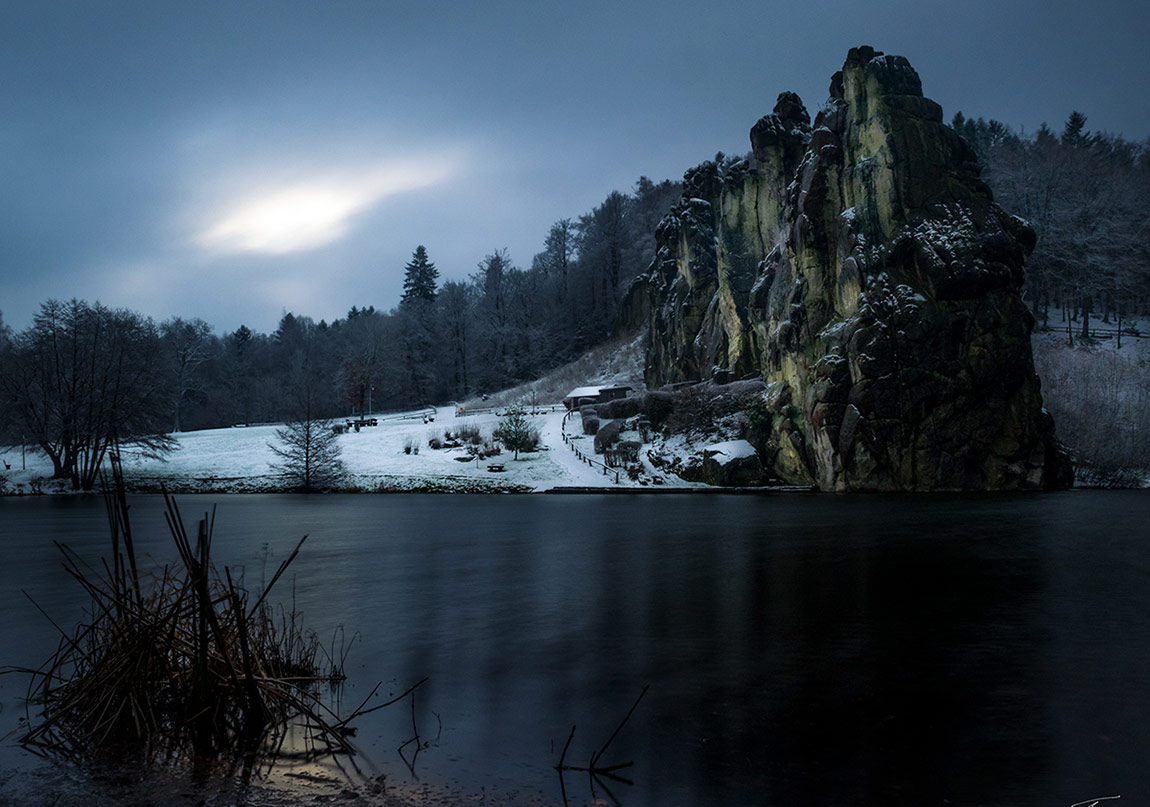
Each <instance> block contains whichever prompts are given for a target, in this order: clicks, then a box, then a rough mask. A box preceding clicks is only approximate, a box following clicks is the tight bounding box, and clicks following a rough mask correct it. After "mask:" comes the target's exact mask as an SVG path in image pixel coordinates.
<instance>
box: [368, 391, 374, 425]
mask: <svg viewBox="0 0 1150 807" xmlns="http://www.w3.org/2000/svg"><path fill="white" fill-rule="evenodd" d="M374 390H375V384H369V385H368V387H367V414H368V416H369V417H370V416H371V393H372V392H373V391H374Z"/></svg>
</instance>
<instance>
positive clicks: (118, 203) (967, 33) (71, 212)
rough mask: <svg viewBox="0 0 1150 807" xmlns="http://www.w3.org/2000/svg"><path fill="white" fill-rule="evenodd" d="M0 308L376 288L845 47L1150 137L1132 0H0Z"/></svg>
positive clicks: (682, 138)
mask: <svg viewBox="0 0 1150 807" xmlns="http://www.w3.org/2000/svg"><path fill="white" fill-rule="evenodd" d="M2 9H3V14H2V20H3V22H2V24H0V180H2V182H0V191H2V192H0V310H2V311H3V313H4V319H5V321H6V322H8V323H9V324H11V325H13V326H15V327H17V328H20V327H24V326H26V325H27V324H28V322H29V321H30V319H31V317H32V315H33V313H34V312H35V310H36V308H37V306H38V305H39V304H40V303H41V302H42V301H44V300H45V299H48V298H49V297H61V298H68V297H73V296H75V297H84V298H87V299H90V300H94V299H99V300H101V301H102V302H104V303H106V304H109V305H117V306H127V307H131V308H135V309H137V310H139V311H141V312H143V313H145V314H148V315H150V316H153V317H155V318H156V319H164V318H166V317H168V316H171V315H173V314H179V315H182V316H185V317H192V316H198V317H202V318H204V319H206V320H208V321H209V322H210V323H212V325H213V326H215V327H216V329H217V330H218V331H221V332H222V331H224V330H232V329H234V328H236V327H237V326H238V325H240V324H241V323H246V324H248V325H249V326H250V327H253V328H256V329H258V330H264V331H266V330H270V329H272V328H274V327H275V323H276V322H277V321H278V319H279V317H280V315H281V314H282V312H283V311H285V310H291V311H294V312H296V313H297V314H309V315H311V316H313V317H315V318H316V319H317V320H318V319H320V318H326V319H329V320H330V319H333V318H335V317H338V316H341V315H343V314H344V313H345V312H346V311H347V309H348V308H349V307H351V306H352V305H360V306H362V305H375V306H377V307H380V308H389V307H391V306H393V305H394V304H395V303H396V302H397V300H398V296H399V293H400V290H401V280H402V273H403V265H404V263H406V262H407V260H409V259H410V256H411V252H412V251H413V250H414V249H415V247H416V245H417V244H420V243H422V244H425V245H426V246H427V248H428V251H429V253H430V256H431V258H432V260H433V261H435V262H436V263H437V265H438V267H439V270H440V274H441V277H442V278H443V279H456V278H463V277H465V276H466V275H467V274H469V273H470V272H472V271H474V269H475V266H476V264H477V263H478V262H479V261H480V260H481V259H482V258H483V256H484V255H485V254H486V253H489V252H491V251H492V250H494V249H496V248H499V247H506V248H508V249H509V250H510V252H511V257H512V259H513V260H514V261H515V262H517V263H518V264H520V265H523V266H526V265H529V264H530V261H531V257H532V255H533V253H535V252H536V251H538V250H539V249H540V248H541V246H542V243H543V239H544V237H545V236H546V234H547V229H548V227H549V226H550V224H551V223H552V222H554V221H555V220H557V219H559V218H563V217H567V216H577V215H579V214H580V213H583V212H586V211H588V210H589V209H590V208H591V207H593V206H594V205H595V204H597V203H598V202H599V201H601V200H602V199H603V197H605V196H606V195H607V193H608V192H610V191H611V190H613V189H621V190H627V189H630V188H631V187H632V186H633V184H634V182H635V180H637V179H638V178H639V176H640V175H647V176H650V177H651V178H653V179H663V178H668V177H672V178H678V177H679V176H681V175H682V172H683V171H684V169H686V168H688V167H690V166H691V165H694V164H696V163H698V162H700V161H701V160H704V159H707V158H709V157H711V156H713V155H714V153H715V152H716V151H720V150H721V151H725V152H729V153H742V152H744V151H746V150H747V148H748V142H747V132H748V131H749V130H750V127H751V126H752V125H753V124H754V122H755V121H756V120H757V119H758V118H759V117H760V116H762V115H763V114H765V113H767V112H769V111H770V110H771V108H772V107H773V105H774V99H775V96H776V95H777V94H778V93H779V92H781V91H783V90H788V89H790V90H794V91H796V92H798V93H799V94H800V95H801V96H802V97H803V100H804V101H805V102H806V104H807V106H808V108H810V109H811V110H812V112H813V111H814V110H815V109H817V108H818V106H819V105H820V104H821V103H822V102H823V101H824V100H825V99H826V92H827V86H828V83H829V79H830V76H831V74H832V73H833V72H834V71H835V70H837V69H838V68H839V67H840V66H841V64H842V61H843V59H844V57H845V55H846V52H847V49H848V48H850V47H852V46H855V45H860V44H870V45H873V46H874V47H876V48H878V49H880V50H883V51H886V52H888V53H898V54H901V55H903V56H906V57H907V58H908V59H910V61H911V63H912V64H913V65H914V66H915V68H916V69H917V70H918V72H919V74H920V75H921V76H922V80H923V87H924V90H925V92H926V94H927V95H928V96H930V97H932V98H934V99H935V100H936V101H938V102H939V103H941V104H942V105H943V107H944V110H945V114H946V116H947V118H948V119H949V117H950V116H951V115H952V114H953V113H954V112H955V111H957V110H959V109H961V110H962V111H963V112H965V113H966V114H968V115H974V116H978V115H983V116H986V117H995V118H998V119H1000V120H1002V121H1004V122H1006V123H1009V124H1012V125H1014V126H1024V127H1026V129H1027V130H1033V129H1034V128H1036V127H1037V126H1038V125H1039V124H1040V123H1042V122H1043V121H1048V122H1050V123H1051V125H1053V126H1056V127H1059V126H1061V122H1062V121H1063V120H1064V119H1065V117H1066V115H1067V114H1068V113H1069V112H1070V110H1071V109H1080V110H1082V111H1083V112H1085V113H1086V114H1087V115H1088V116H1089V121H1088V127H1089V128H1091V129H1098V130H1106V131H1111V132H1115V133H1121V134H1124V135H1125V136H1127V137H1129V138H1131V139H1138V140H1141V139H1144V138H1146V137H1147V135H1150V59H1147V57H1146V53H1147V48H1148V45H1147V43H1148V42H1150V10H1148V9H1150V6H1148V5H1147V4H1146V3H1145V0H1123V1H1122V2H1119V1H1118V0H1096V2H1092V3H1081V2H1073V3H1071V2H1059V1H1056V2H1038V1H1037V0H1034V1H1033V2H1032V1H1030V0H1024V1H1020V2H1012V1H1011V0H996V1H995V2H987V1H984V0H966V1H964V2H946V3H933V2H922V1H921V0H919V1H918V2H911V0H886V1H885V2H870V3H868V2H858V1H857V0H856V1H855V2H846V1H845V0H808V1H807V2H801V3H798V2H786V3H781V2H773V1H772V0H764V1H763V2H724V1H723V0H718V2H707V3H703V2H698V1H697V0H696V2H690V3H681V2H641V3H624V2H618V0H616V2H578V3H572V2H566V3H562V4H559V3H547V2H539V0H536V2H488V3H484V2H470V3H462V2H459V3H445V2H423V3H416V2H410V3H408V2H383V1H382V0H308V1H307V2H293V1H292V0H276V1H275V2H237V0H227V1H226V2H212V1H211V0H197V2H191V1H190V0H188V1H187V2H155V0H150V2H127V1H123V2H117V1H116V0H100V2H91V1H90V0H85V1H84V2H75V3H65V2H50V1H49V0H34V1H29V0H7V2H5V3H4V4H3V6H2Z"/></svg>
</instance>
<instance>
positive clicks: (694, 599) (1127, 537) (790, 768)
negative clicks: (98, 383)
mask: <svg viewBox="0 0 1150 807" xmlns="http://www.w3.org/2000/svg"><path fill="white" fill-rule="evenodd" d="M187 499H191V500H192V501H193V502H194V503H195V506H193V505H192V504H185V505H184V510H185V513H189V512H191V511H192V510H193V509H197V508H198V509H202V506H203V502H202V500H199V499H194V498H193V497H186V500H187ZM213 501H221V500H220V499H219V497H215V498H214V499H213ZM13 504H14V506H8V503H3V504H0V507H2V509H0V520H2V521H0V523H3V524H4V533H5V538H6V541H7V543H8V546H9V555H10V558H11V560H10V562H9V563H8V564H7V565H5V566H4V568H3V569H0V604H3V606H4V608H5V611H4V612H5V613H6V614H11V615H13V617H14V618H12V619H9V621H8V623H7V624H6V625H5V626H4V627H3V628H2V631H0V632H2V634H3V635H2V636H0V639H2V640H3V642H2V644H0V646H4V647H7V648H13V647H23V648H25V649H28V650H31V649H34V648H35V647H36V646H37V644H36V643H37V641H38V639H37V637H38V636H39V635H41V633H42V632H43V624H42V623H41V622H39V621H35V620H33V618H32V616H31V614H30V613H29V611H28V608H27V607H25V606H26V603H25V605H23V606H22V605H18V604H17V601H16V598H17V597H19V595H18V594H16V595H13V593H12V592H13V590H14V589H16V590H18V589H19V587H20V586H21V585H23V586H26V587H30V588H31V589H33V590H34V591H35V592H36V593H37V594H38V596H44V597H46V598H47V599H49V600H50V604H51V605H52V606H53V608H55V609H56V611H57V612H59V611H60V610H61V609H62V610H63V611H67V610H68V609H69V608H72V609H75V608H77V607H78V601H77V600H76V599H75V598H74V597H72V596H71V595H70V594H68V593H66V592H64V589H63V588H61V587H66V585H67V582H66V581H64V580H63V579H61V577H60V575H59V574H58V573H57V571H56V569H55V568H53V564H52V563H51V562H49V561H47V560H46V558H50V557H51V554H52V551H53V550H50V549H46V548H45V545H46V543H47V542H46V540H45V537H44V536H45V534H52V535H55V534H56V533H58V532H60V531H63V532H65V533H67V534H68V535H69V536H70V537H69V538H68V540H70V541H72V542H73V543H83V542H84V541H89V542H90V543H93V544H94V543H95V542H96V541H98V540H102V535H101V534H100V528H101V524H100V522H99V508H98V505H95V504H93V505H91V506H83V505H65V506H57V505H56V504H54V503H45V502H34V503H27V502H14V503H13ZM137 504H138V507H137V512H138V513H139V516H140V517H141V518H142V519H144V520H145V521H147V519H149V518H151V516H150V515H149V511H150V510H154V509H156V508H157V505H156V504H155V502H154V500H152V499H150V498H148V497H141V499H139V500H138V502H137ZM1147 517H1150V503H1148V501H1147V499H1146V497H1144V496H1142V497H1139V496H1138V495H1137V494H1135V495H1134V496H1131V495H1127V494H1120V493H1115V494H1107V493H1097V494H1095V493H1089V494H1087V493H1069V494H1060V495H1055V496H1043V497H954V498H948V497H928V498H891V497H853V498H838V497H828V496H807V495H778V496H769V497H735V496H730V497H727V496H713V497H690V496H682V497H680V496H659V497H641V496H635V497H596V496H579V497H540V496H533V497H435V496H422V497H421V496H374V497H355V496H341V497H312V498H302V497H264V496H245V497H232V498H226V499H223V500H222V501H221V504H220V510H219V517H218V522H217V523H218V525H219V526H218V527H217V534H218V536H219V537H218V538H217V544H216V547H217V551H218V553H219V556H220V560H221V562H228V563H244V564H246V565H247V567H248V575H249V578H248V579H249V580H252V579H253V578H252V577H251V575H253V574H255V572H256V570H257V569H258V568H259V564H261V563H262V554H261V544H262V543H263V542H265V541H266V542H270V550H269V552H270V556H269V558H268V560H267V563H268V565H269V566H270V567H272V568H274V566H275V565H276V564H278V562H279V559H281V558H279V557H277V553H286V552H287V551H290V547H291V545H292V544H293V543H294V541H295V540H298V537H299V535H300V534H301V533H303V532H309V533H311V534H312V538H311V539H309V541H308V544H307V545H306V549H305V551H304V554H303V555H302V556H301V558H300V560H299V561H298V564H299V565H298V568H297V569H296V573H297V575H298V578H297V580H296V581H295V584H294V590H295V598H296V603H297V606H298V607H299V608H300V609H302V610H303V611H304V612H305V615H306V618H307V620H308V623H309V624H310V625H311V626H312V627H313V628H315V629H316V630H317V631H318V632H319V634H320V635H321V636H327V635H328V634H329V633H330V632H331V631H333V630H334V629H335V628H336V627H337V626H339V625H344V626H346V627H347V628H348V629H349V630H358V631H360V632H361V633H362V637H363V641H362V644H361V645H359V646H358V647H357V648H356V649H355V650H354V651H353V653H352V655H351V657H350V660H349V665H348V673H349V675H350V676H351V681H350V682H349V686H348V691H347V692H346V693H345V695H344V698H345V703H347V704H350V705H351V706H354V705H355V704H357V703H358V702H359V701H360V700H361V699H362V698H363V697H364V696H366V695H367V693H368V692H369V691H370V689H371V687H372V686H374V685H375V683H376V682H377V681H379V680H383V681H384V685H383V687H382V688H381V691H380V697H381V698H386V697H388V693H391V694H394V695H397V694H399V693H400V692H401V691H402V690H403V689H404V688H406V687H407V686H408V685H410V684H412V683H414V682H415V681H417V680H418V679H420V678H422V677H423V676H425V675H426V676H430V681H429V682H428V683H427V684H426V685H425V686H424V687H422V688H421V689H420V691H419V696H418V698H417V700H416V710H415V719H416V721H417V724H418V726H419V731H420V733H421V735H424V736H425V737H432V736H435V735H436V733H437V728H438V727H439V726H440V725H441V726H442V731H441V733H439V735H438V741H437V742H435V743H433V744H432V745H430V746H429V747H427V748H425V749H424V750H423V751H421V753H420V755H419V757H418V759H417V760H416V763H415V765H414V768H413V772H409V771H408V769H407V768H406V767H404V766H403V764H402V763H401V762H400V761H399V760H398V758H397V757H396V755H395V748H396V747H397V746H398V745H399V744H400V743H401V742H403V741H404V740H405V739H407V738H408V737H410V736H411V733H412V730H411V714H410V712H409V711H408V710H407V709H406V707H404V708H401V709H398V710H392V709H386V710H381V711H380V712H377V713H373V714H372V715H369V716H367V717H365V719H364V722H363V724H362V725H361V726H360V731H359V734H358V738H357V739H358V743H359V745H360V746H361V747H362V748H363V749H364V750H365V752H366V757H365V759H364V760H363V764H364V765H365V769H366V770H368V772H369V773H372V774H375V773H379V772H383V773H386V774H387V775H388V777H389V781H392V782H400V781H405V780H410V779H411V777H412V773H414V774H415V775H418V776H420V777H422V779H423V781H425V782H435V783H444V784H447V785H454V786H458V787H460V788H463V789H468V788H474V787H476V786H479V785H486V786H488V787H501V788H503V789H504V792H508V791H510V790H512V789H517V790H518V791H519V792H520V793H524V794H525V793H533V794H537V795H538V794H542V796H541V798H545V799H548V800H551V801H552V802H557V801H558V800H559V791H558V782H557V781H556V779H555V774H554V771H553V770H552V769H551V766H552V765H554V764H555V762H556V761H557V760H558V756H559V752H560V750H561V748H562V745H563V742H564V741H565V740H566V738H567V736H568V733H569V731H570V729H571V725H572V724H573V723H578V725H579V729H578V731H577V733H576V735H575V739H574V741H573V742H572V746H571V750H570V752H569V757H570V759H569V761H572V760H573V761H574V762H575V764H584V763H585V761H586V760H587V758H588V757H589V756H590V754H591V753H592V752H594V751H595V750H596V749H598V748H599V747H600V746H601V745H602V743H603V741H604V740H605V739H606V737H607V736H608V735H609V734H610V733H611V731H612V729H613V728H614V727H615V726H616V725H617V724H618V722H619V719H620V717H621V716H622V714H623V713H624V712H625V711H626V709H627V708H628V707H629V706H630V704H631V703H632V702H633V701H634V699H635V696H636V695H637V693H638V692H639V691H640V690H641V689H642V687H643V686H644V685H645V684H650V685H651V689H650V692H649V693H648V695H647V696H646V698H645V699H644V701H643V703H642V704H641V705H640V708H639V709H638V710H636V712H635V714H634V715H633V716H632V718H631V720H630V721H629V723H628V724H627V726H626V728H625V729H624V731H622V732H621V733H620V735H619V736H618V738H617V739H616V740H615V741H614V744H613V745H612V750H611V754H610V756H611V757H612V758H615V759H618V760H634V761H635V763H636V766H635V767H634V768H633V769H631V770H630V771H629V772H628V774H627V776H628V778H633V779H634V780H635V785H634V786H633V787H629V788H614V787H613V790H614V791H615V794H616V795H617V796H618V797H619V798H620V800H621V801H623V802H624V803H626V804H628V805H635V804H638V805H667V804H672V805H674V804H795V803H798V804H842V803H849V804H889V803H892V802H894V803H912V804H931V803H935V804H939V803H944V802H945V801H949V802H951V803H956V804H958V803H979V804H986V803H1021V804H1040V803H1042V804H1049V803H1054V804H1057V803H1063V802H1065V803H1067V804H1069V803H1072V802H1074V801H1078V800H1080V799H1081V798H1088V797H1090V796H1097V795H1101V794H1104V793H1112V792H1124V795H1125V796H1126V798H1132V797H1133V796H1134V795H1135V794H1137V793H1139V792H1146V788H1147V785H1148V781H1147V775H1146V773H1144V771H1145V766H1144V760H1143V759H1142V758H1141V754H1142V751H1143V750H1144V749H1145V748H1147V747H1150V730H1147V728H1146V724H1145V721H1144V720H1142V719H1141V718H1142V716H1143V715H1144V714H1145V708H1144V707H1145V706H1146V705H1147V698H1148V697H1150V696H1148V693H1150V687H1147V686H1146V684H1147V683H1150V681H1147V673H1146V670H1147V669H1150V651H1148V647H1150V645H1148V638H1147V637H1148V633H1147V631H1146V626H1147V622H1146V618H1147V614H1150V598H1148V595H1147V593H1146V588H1145V585H1144V581H1145V574H1146V572H1147V571H1148V569H1147V561H1146V559H1145V554H1144V553H1143V551H1142V547H1141V545H1140V540H1139V538H1140V536H1141V535H1142V525H1143V524H1144V523H1145V522H1146V520H1147ZM84 519H90V520H91V521H92V528H91V531H90V533H88V532H85V528H84V527H83V526H82V524H83V523H84ZM157 526H159V525H157ZM143 532H144V530H143V529H137V534H142V533H143ZM153 534H157V535H160V536H162V535H163V534H164V533H162V532H158V531H157V532H155V533H153ZM153 551H154V553H155V554H157V556H160V557H163V556H165V555H166V554H170V553H167V551H166V549H165V548H164V547H163V546H162V545H161V544H159V543H157V544H156V545H155V546H154V547H153ZM36 660H38V659H36V658H35V657H33V658H20V659H12V658H9V657H8V653H7V652H6V653H5V658H4V659H3V661H4V662H6V663H13V662H16V661H19V662H21V663H28V662H30V661H32V662H34V661H36ZM0 686H3V687H4V688H3V689H0V694H2V695H3V698H4V704H5V707H6V711H5V712H4V713H3V715H2V716H4V717H7V716H10V715H11V714H12V709H13V708H14V701H15V698H16V697H17V696H16V695H15V693H14V692H13V691H12V689H11V688H10V686H9V685H8V684H7V683H4V682H0ZM1100 737H1105V738H1107V739H1105V740H1104V739H1099V738H1100ZM3 753H4V757H3V761H4V762H5V764H6V765H8V766H12V765H16V764H20V760H19V759H18V756H17V755H16V754H15V753H14V752H13V751H12V749H6V750H5V751H4V752H3ZM570 785H571V781H570V780H568V786H569V790H570V789H571V788H570ZM572 795H573V799H572V803H577V801H576V798H575V797H574V794H572ZM584 795H585V794H583V793H580V794H579V796H578V798H583V797H584ZM600 795H602V794H600Z"/></svg>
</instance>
